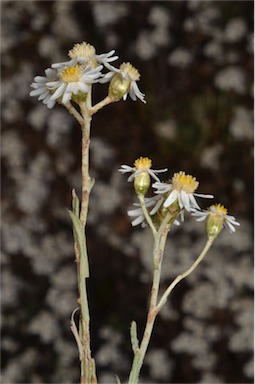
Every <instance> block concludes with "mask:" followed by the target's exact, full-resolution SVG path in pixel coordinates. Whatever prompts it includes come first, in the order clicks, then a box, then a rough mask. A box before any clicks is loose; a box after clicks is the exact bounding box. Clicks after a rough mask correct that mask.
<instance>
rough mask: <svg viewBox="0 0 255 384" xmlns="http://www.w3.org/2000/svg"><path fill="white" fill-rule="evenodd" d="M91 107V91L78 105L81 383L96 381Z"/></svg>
mask: <svg viewBox="0 0 255 384" xmlns="http://www.w3.org/2000/svg"><path fill="white" fill-rule="evenodd" d="M90 107H91V93H90V92H89V93H88V94H87V97H86V100H85V102H82V103H81V105H80V108H81V115H82V124H81V129H82V161H81V163H82V164H81V172H82V199H81V211H80V223H81V225H82V228H83V230H82V236H83V237H84V252H83V254H82V253H81V252H80V259H79V268H78V284H79V294H80V306H81V320H80V325H81V329H80V335H81V342H82V345H83V350H84V354H83V355H82V359H81V384H91V383H96V382H97V379H96V370H95V361H94V359H93V358H92V357H91V348H90V316H89V306H88V298H87V288H86V278H87V277H88V268H86V266H88V255H87V245H86V235H85V226H86V222H87V214H88V204H89V195H90V192H91V189H92V187H93V184H94V182H93V181H92V180H91V178H90V175H89V142H90V125H91V116H90V115H89V113H88V110H89V108H90Z"/></svg>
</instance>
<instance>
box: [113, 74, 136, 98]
mask: <svg viewBox="0 0 255 384" xmlns="http://www.w3.org/2000/svg"><path fill="white" fill-rule="evenodd" d="M130 83H131V81H130V80H125V79H124V78H123V77H122V75H121V74H119V73H116V74H115V75H114V76H113V78H112V80H111V81H110V85H109V90H108V96H109V97H111V98H113V99H115V100H120V99H121V98H122V97H123V96H124V95H125V94H126V93H127V92H128V90H129V87H130Z"/></svg>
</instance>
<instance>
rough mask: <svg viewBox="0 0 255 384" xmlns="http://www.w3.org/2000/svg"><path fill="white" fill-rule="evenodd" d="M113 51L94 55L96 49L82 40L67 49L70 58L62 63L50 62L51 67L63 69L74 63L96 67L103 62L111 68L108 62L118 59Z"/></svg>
mask: <svg viewBox="0 0 255 384" xmlns="http://www.w3.org/2000/svg"><path fill="white" fill-rule="evenodd" d="M114 53H115V50H112V51H110V52H108V53H102V54H100V55H96V50H95V48H94V47H93V45H90V44H88V43H85V42H83V43H81V44H75V45H74V47H73V48H72V49H71V50H70V51H69V53H68V56H69V57H70V58H71V60H69V61H64V62H62V63H54V64H52V68H57V69H64V68H66V67H70V66H74V65H76V64H82V65H85V66H90V67H91V68H96V67H97V66H98V65H99V64H103V65H104V66H105V67H106V68H108V69H112V68H113V67H112V66H111V65H110V64H109V63H111V62H112V61H115V60H117V59H118V56H113V54H114Z"/></svg>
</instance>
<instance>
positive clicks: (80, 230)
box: [67, 210, 89, 277]
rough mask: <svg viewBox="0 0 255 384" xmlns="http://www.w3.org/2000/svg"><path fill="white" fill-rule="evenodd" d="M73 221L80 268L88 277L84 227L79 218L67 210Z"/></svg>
mask: <svg viewBox="0 0 255 384" xmlns="http://www.w3.org/2000/svg"><path fill="white" fill-rule="evenodd" d="M67 211H68V213H69V216H70V217H71V220H72V223H73V229H74V234H75V240H76V241H77V244H78V248H79V255H80V259H79V261H80V269H81V270H82V271H83V275H84V277H89V263H88V255H87V248H86V240H85V231H84V227H83V225H82V224H81V221H80V219H79V218H78V217H77V216H76V215H75V214H74V213H73V212H72V211H70V210H67Z"/></svg>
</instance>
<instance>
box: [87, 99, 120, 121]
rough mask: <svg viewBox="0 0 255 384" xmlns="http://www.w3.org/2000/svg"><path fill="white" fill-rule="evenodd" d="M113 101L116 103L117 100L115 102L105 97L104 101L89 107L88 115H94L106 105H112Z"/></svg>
mask: <svg viewBox="0 0 255 384" xmlns="http://www.w3.org/2000/svg"><path fill="white" fill-rule="evenodd" d="M115 101H118V100H115V99H113V98H112V97H110V96H106V98H105V99H103V100H102V101H100V102H99V103H97V104H95V105H94V106H93V107H91V108H90V109H89V114H90V116H92V115H93V114H94V113H96V112H97V111H99V109H101V108H103V107H105V106H106V105H108V104H111V103H114V102H115Z"/></svg>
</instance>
